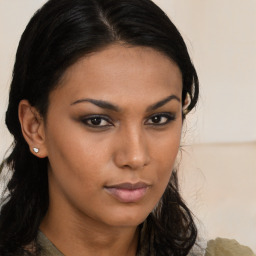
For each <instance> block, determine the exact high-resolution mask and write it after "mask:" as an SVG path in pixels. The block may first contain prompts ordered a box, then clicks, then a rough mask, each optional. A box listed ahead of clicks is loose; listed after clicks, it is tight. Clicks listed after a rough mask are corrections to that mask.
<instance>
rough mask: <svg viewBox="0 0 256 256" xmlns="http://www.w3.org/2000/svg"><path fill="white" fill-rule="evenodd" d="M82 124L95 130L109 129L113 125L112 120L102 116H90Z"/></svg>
mask: <svg viewBox="0 0 256 256" xmlns="http://www.w3.org/2000/svg"><path fill="white" fill-rule="evenodd" d="M82 122H83V123H84V124H85V125H87V126H90V127H95V128H101V127H107V126H111V125H112V123H111V122H110V120H108V119H107V118H106V117H102V116H90V117H87V118H83V119H82Z"/></svg>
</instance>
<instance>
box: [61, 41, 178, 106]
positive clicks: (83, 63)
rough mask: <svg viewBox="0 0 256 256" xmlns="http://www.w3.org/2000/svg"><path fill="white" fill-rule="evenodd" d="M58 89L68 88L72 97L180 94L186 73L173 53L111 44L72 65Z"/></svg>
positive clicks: (161, 96)
mask: <svg viewBox="0 0 256 256" xmlns="http://www.w3.org/2000/svg"><path fill="white" fill-rule="evenodd" d="M57 91H58V94H59V95H61V93H64V92H65V93H66V97H67V98H69V99H70V100H77V98H78V97H88V96H90V97H92V96H93V97H98V98H100V99H106V100H113V101H116V100H119V101H120V100H121V99H122V100H123V102H125V101H126V100H127V101H129V100H131V99H137V98H138V97H140V98H141V100H142V97H143V98H145V97H147V99H149V100H152V101H154V99H157V98H158V97H159V98H163V97H164V96H168V95H170V94H172V93H174V94H177V95H178V96H179V95H180V94H181V92H182V75H181V72H180V70H179V68H178V66H177V65H176V64H175V63H174V62H173V61H172V60H171V59H170V58H169V57H167V56H165V55H164V54H162V53H160V52H158V51H156V50H154V49H152V48H149V47H137V46H136V47H133V46H127V45H126V46H123V45H111V46H109V47H107V48H105V49H103V50H101V51H99V52H96V53H93V54H91V55H89V56H86V57H83V58H81V59H80V60H79V61H78V62H76V63H75V64H74V65H72V66H71V67H70V68H68V70H67V71H66V72H65V74H64V76H63V79H62V83H61V86H59V87H57V89H56V92H57ZM61 91H62V92H61ZM71 98H72V99H71Z"/></svg>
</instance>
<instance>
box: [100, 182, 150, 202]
mask: <svg viewBox="0 0 256 256" xmlns="http://www.w3.org/2000/svg"><path fill="white" fill-rule="evenodd" d="M149 187H150V186H149V185H148V184H146V183H144V182H138V183H128V182H127V183H121V184H116V185H111V186H105V187H104V189H105V190H106V191H107V192H108V193H109V194H110V195H111V196H113V197H114V198H115V199H117V200H118V201H120V202H122V203H135V202H138V201H140V200H141V199H142V198H143V197H144V196H145V194H146V193H147V190H148V188H149Z"/></svg>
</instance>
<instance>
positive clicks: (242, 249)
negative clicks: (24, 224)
mask: <svg viewBox="0 0 256 256" xmlns="http://www.w3.org/2000/svg"><path fill="white" fill-rule="evenodd" d="M38 242H39V244H40V246H41V248H42V254H41V256H64V254H63V253H61V252H60V251H59V250H58V249H57V248H56V247H55V246H54V244H53V243H52V242H51V241H50V240H49V239H48V238H47V237H46V236H45V235H44V234H43V233H42V232H41V231H39V233H38ZM191 255H196V254H191ZM141 256H149V255H141ZM205 256H256V255H255V254H254V253H253V251H252V250H251V249H250V248H249V247H247V246H243V245H240V244H239V243H238V242H237V241H236V240H231V239H225V238H217V239H215V240H210V241H209V242H208V243H207V248H206V250H205Z"/></svg>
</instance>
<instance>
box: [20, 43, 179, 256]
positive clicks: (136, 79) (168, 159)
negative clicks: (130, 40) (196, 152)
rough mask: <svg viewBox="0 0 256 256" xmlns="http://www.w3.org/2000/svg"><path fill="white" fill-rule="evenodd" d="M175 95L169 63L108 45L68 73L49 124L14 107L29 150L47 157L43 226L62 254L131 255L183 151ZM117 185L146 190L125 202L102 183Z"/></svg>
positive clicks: (53, 99) (148, 52) (140, 50)
mask: <svg viewBox="0 0 256 256" xmlns="http://www.w3.org/2000/svg"><path fill="white" fill-rule="evenodd" d="M181 95H182V76H181V72H180V70H179V68H178V67H177V65H176V64H174V63H173V62H172V61H171V60H170V59H169V58H168V57H166V56H164V55H163V54H161V53H159V52H157V51H155V50H153V49H151V48H146V47H131V46H129V47H128V46H123V45H111V46H109V47H107V48H105V49H103V50H101V51H99V52H96V53H94V54H91V55H89V56H86V57H84V58H82V59H81V60H79V61H78V62H77V63H75V64H74V65H73V66H71V67H70V68H69V69H68V70H67V71H66V73H65V74H64V77H63V79H62V81H61V84H60V85H59V86H58V87H57V88H56V89H55V90H54V91H52V92H51V94H50V98H49V102H50V103H49V109H48V113H47V118H46V120H44V119H43V118H41V117H40V116H39V115H38V113H37V112H36V110H35V109H33V108H32V107H31V106H30V105H29V103H28V102H27V101H25V100H24V101H22V102H21V103H20V111H19V116H20V121H21V125H22V129H23V134H24V137H25V139H26V140H27V142H28V144H29V146H30V148H31V152H32V153H33V154H36V153H34V152H33V151H32V148H33V147H38V148H39V152H38V153H37V154H36V155H37V156H38V157H48V159H49V170H48V173H49V196H50V205H49V210H48V212H47V214H46V216H45V218H44V220H43V222H42V224H41V226H40V229H41V230H42V231H43V232H44V233H45V235H46V236H47V237H48V238H49V239H50V240H51V241H52V242H53V243H54V244H55V245H56V247H57V248H58V249H59V250H60V251H62V252H63V254H65V255H74V254H73V252H76V254H75V255H76V256H80V255H81V256H82V255H83V256H84V255H112V256H113V255H127V256H128V255H133V256H134V255H135V253H136V248H137V241H138V232H137V226H138V225H139V224H140V223H142V222H143V221H144V220H145V219H146V217H147V216H148V214H149V213H150V212H151V211H152V210H153V208H154V207H155V206H156V204H157V203H158V201H159V200H160V198H161V196H162V194H163V192H164V190H165V188H166V186H167V183H168V181H169V178H170V176H171V173H172V169H173V165H174V163H175V158H176V155H177V153H178V150H179V145H180V137H181V130H182V104H181V100H180V99H181ZM169 96H171V97H169ZM168 97H169V98H168ZM167 98H168V99H167ZM85 99H86V100H85ZM88 99H94V100H98V101H99V100H100V101H104V102H108V103H109V104H112V105H114V106H115V107H116V108H117V109H115V110H113V109H110V108H113V107H109V108H105V107H106V106H105V105H106V104H105V105H104V107H103V106H101V107H100V106H97V105H99V102H96V103H97V104H95V102H90V101H88ZM159 102H161V104H158V106H156V104H157V103H159ZM160 105H161V106H160ZM152 106H154V107H155V109H153V108H152ZM162 113H165V114H164V115H163V114H162ZM91 115H99V116H100V117H98V119H93V118H92V117H91ZM154 116H155V117H154ZM93 123H94V125H93ZM95 123H96V124H97V125H95ZM123 182H130V183H136V182H144V183H146V184H147V185H148V186H147V188H146V192H145V194H144V196H142V198H140V199H139V200H138V201H136V202H121V201H120V200H118V199H117V198H115V197H113V195H112V194H110V193H109V191H107V190H106V186H112V185H114V184H120V183H123ZM67 241H69V242H67Z"/></svg>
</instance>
